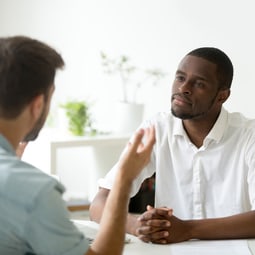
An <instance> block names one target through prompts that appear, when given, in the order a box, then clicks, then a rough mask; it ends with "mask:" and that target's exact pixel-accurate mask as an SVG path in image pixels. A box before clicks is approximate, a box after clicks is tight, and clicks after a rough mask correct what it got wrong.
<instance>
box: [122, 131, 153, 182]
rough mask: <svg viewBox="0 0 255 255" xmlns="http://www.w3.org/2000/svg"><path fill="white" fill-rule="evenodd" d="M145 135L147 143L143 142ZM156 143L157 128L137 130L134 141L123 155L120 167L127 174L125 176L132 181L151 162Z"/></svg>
mask: <svg viewBox="0 0 255 255" xmlns="http://www.w3.org/2000/svg"><path fill="white" fill-rule="evenodd" d="M143 136H145V138H146V143H145V144H143V143H142V138H143ZM154 143H155V129H154V127H153V126H151V127H150V128H146V129H145V130H144V129H140V130H139V131H137V132H136V134H135V136H134V140H133V142H132V143H130V142H129V144H128V148H127V150H126V152H125V154H124V155H122V157H121V160H120V164H119V168H120V170H121V171H123V173H124V174H125V178H127V179H130V180H131V181H132V180H133V179H135V177H136V176H137V175H138V174H139V173H140V172H141V170H142V169H143V168H144V167H145V166H146V165H147V164H148V163H149V161H150V156H151V152H152V148H153V145H154Z"/></svg>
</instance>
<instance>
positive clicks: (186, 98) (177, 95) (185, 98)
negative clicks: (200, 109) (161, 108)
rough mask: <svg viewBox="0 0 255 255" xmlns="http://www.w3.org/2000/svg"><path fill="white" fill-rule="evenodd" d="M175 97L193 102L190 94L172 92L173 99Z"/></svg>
mask: <svg viewBox="0 0 255 255" xmlns="http://www.w3.org/2000/svg"><path fill="white" fill-rule="evenodd" d="M175 98H177V99H178V98H180V99H181V100H183V101H184V102H186V103H189V104H192V101H191V100H190V98H189V96H187V95H185V94H182V93H174V94H172V97H171V100H172V101H173V100H174V99H175Z"/></svg>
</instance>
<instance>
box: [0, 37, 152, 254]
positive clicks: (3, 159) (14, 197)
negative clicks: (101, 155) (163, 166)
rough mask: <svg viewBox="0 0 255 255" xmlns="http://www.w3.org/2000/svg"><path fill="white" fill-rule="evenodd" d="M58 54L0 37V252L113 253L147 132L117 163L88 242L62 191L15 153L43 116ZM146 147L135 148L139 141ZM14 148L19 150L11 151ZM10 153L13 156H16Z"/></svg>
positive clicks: (146, 152)
mask: <svg viewBox="0 0 255 255" xmlns="http://www.w3.org/2000/svg"><path fill="white" fill-rule="evenodd" d="M63 65H64V61H63V59H62V57H61V56H60V55H59V54H58V53H57V52H56V51H55V50H54V49H52V48H51V47H49V46H48V45H46V44H44V43H42V42H40V41H37V40H34V39H31V38H28V37H22V36H16V37H15V36H14V37H8V38H0V212H1V213H0V254H1V255H16V254H17V255H24V254H38V255H39V254H42V255H44V254H45V255H50V254H54V255H58V254H59V255H60V254H65V255H71V254H72V255H82V254H88V255H89V254H91V255H92V254H95V255H96V254H111V255H115V254H116V255H120V254H121V253H122V250H123V246H124V238H125V225H126V214H127V211H128V200H129V191H130V190H131V185H132V182H133V180H134V179H135V177H136V176H137V175H138V174H139V173H140V171H141V170H142V169H143V168H144V166H145V165H146V164H147V163H148V162H149V159H150V155H151V151H152V147H153V144H154V142H155V132H154V127H153V126H151V127H150V128H145V129H140V130H139V131H138V132H137V133H136V135H135V139H134V142H133V143H132V144H129V145H128V150H127V153H125V155H124V157H122V159H121V163H120V164H119V171H118V173H117V175H116V179H115V181H114V184H113V187H112V190H111V192H110V193H109V196H108V199H107V202H106V204H105V210H104V213H103V216H102V219H101V225H100V229H99V232H98V235H97V237H96V239H95V241H94V242H93V243H92V245H91V246H90V245H89V242H88V240H87V239H86V237H84V236H83V234H82V233H81V232H79V231H78V229H77V228H76V226H75V225H74V224H73V223H72V222H71V221H70V220H69V214H68V211H67V208H66V205H65V202H64V201H63V199H62V197H61V196H62V193H63V192H64V187H63V186H62V185H61V184H60V183H59V182H58V181H57V180H55V179H54V178H52V177H50V176H48V175H47V174H45V173H43V172H42V171H40V170H39V169H37V168H35V167H33V166H32V165H30V164H27V163H25V162H22V161H21V160H20V158H19V157H20V156H21V154H22V152H23V149H24V147H25V145H26V143H24V144H20V141H30V140H34V139H35V138H36V137H37V135H38V133H39V132H40V129H41V128H42V126H43V124H44V122H45V119H46V117H47V114H48V111H49V107H50V102H51V97H52V94H53V92H54V89H55V85H54V79H55V72H56V70H57V69H59V68H61V67H63ZM144 134H145V136H146V137H147V139H148V140H147V142H146V143H145V144H142V142H141V141H142V137H143V136H144ZM19 145H20V146H19ZM16 153H17V155H16Z"/></svg>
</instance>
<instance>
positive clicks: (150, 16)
mask: <svg viewBox="0 0 255 255" xmlns="http://www.w3.org/2000/svg"><path fill="white" fill-rule="evenodd" d="M252 2H253V1H252V0H250V1H249V0H248V1H247V0H244V1H232V0H224V1H223V0H215V1H206V0H193V1H189V0H186V1H184V0H172V1H171V0H139V1H138V0H93V1H89V0H72V1H71V0H43V1H42V0H0V24H1V26H0V36H6V35H14V34H24V35H29V36H33V37H36V38H38V39H42V40H44V41H46V42H48V43H49V44H51V45H52V46H54V47H56V48H57V49H58V50H59V51H60V52H61V53H62V54H63V57H64V58H65V61H66V69H65V70H64V71H63V72H61V73H60V74H59V75H58V79H57V91H56V93H55V97H54V103H55V104H57V103H56V102H60V101H65V100H66V99H67V98H82V99H83V98H86V99H89V100H91V101H93V102H94V107H95V108H96V109H97V113H96V114H97V115H98V116H99V118H100V121H101V120H102V119H104V120H108V119H109V118H111V116H110V115H111V112H110V111H109V112H107V114H106V115H107V116H106V117H105V114H104V113H103V110H105V109H108V108H107V107H109V106H110V104H111V102H112V101H113V100H115V99H117V98H118V96H119V94H118V93H119V86H118V84H117V82H118V80H117V79H113V78H112V79H110V78H109V77H106V76H105V74H103V72H102V69H101V65H100V57H99V52H100V51H101V50H104V51H105V52H107V53H109V54H110V55H113V56H117V55H119V54H126V55H128V56H130V57H131V59H132V60H133V62H134V63H136V64H137V65H140V66H142V67H161V68H163V69H165V70H167V71H169V72H170V74H171V76H170V78H169V79H168V80H166V81H165V84H164V85H162V87H161V88H160V89H158V90H157V91H156V92H155V91H153V95H155V93H156V95H157V97H155V96H153V97H151V94H152V92H148V94H147V95H144V101H146V102H147V110H146V117H147V116H150V115H151V114H153V113H154V112H157V111H158V110H164V109H168V107H169V97H170V86H171V81H172V74H173V73H174V71H175V68H176V66H177V64H178V62H179V60H180V58H182V57H183V56H184V54H186V53H187V52H188V51H189V50H191V49H193V48H196V47H200V46H206V45H208V46H216V47H219V48H221V49H223V50H224V51H226V53H227V54H229V56H230V57H231V59H232V60H233V63H234V66H235V77H234V82H233V89H232V96H231V99H230V100H229V102H228V103H227V104H226V107H227V108H228V109H229V110H231V111H242V112H244V113H245V114H246V115H247V116H249V117H254V116H255V111H253V107H252V102H253V94H254V91H255V88H254V87H255V76H254V75H253V69H254V67H253V58H254V57H255V50H254V45H255V37H254V32H253V31H254V25H253V24H254V23H255V16H254V13H253V6H252V4H253V3H252ZM109 91H110V92H111V93H109ZM54 103H53V105H54ZM109 110H110V108H109ZM108 123H109V121H108Z"/></svg>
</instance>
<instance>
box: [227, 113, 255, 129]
mask: <svg viewBox="0 0 255 255" xmlns="http://www.w3.org/2000/svg"><path fill="white" fill-rule="evenodd" d="M228 123H229V124H230V125H231V126H238V127H241V128H251V129H253V128H255V119H253V118H248V117H246V116H245V115H244V114H242V113H240V112H231V113H228Z"/></svg>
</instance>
